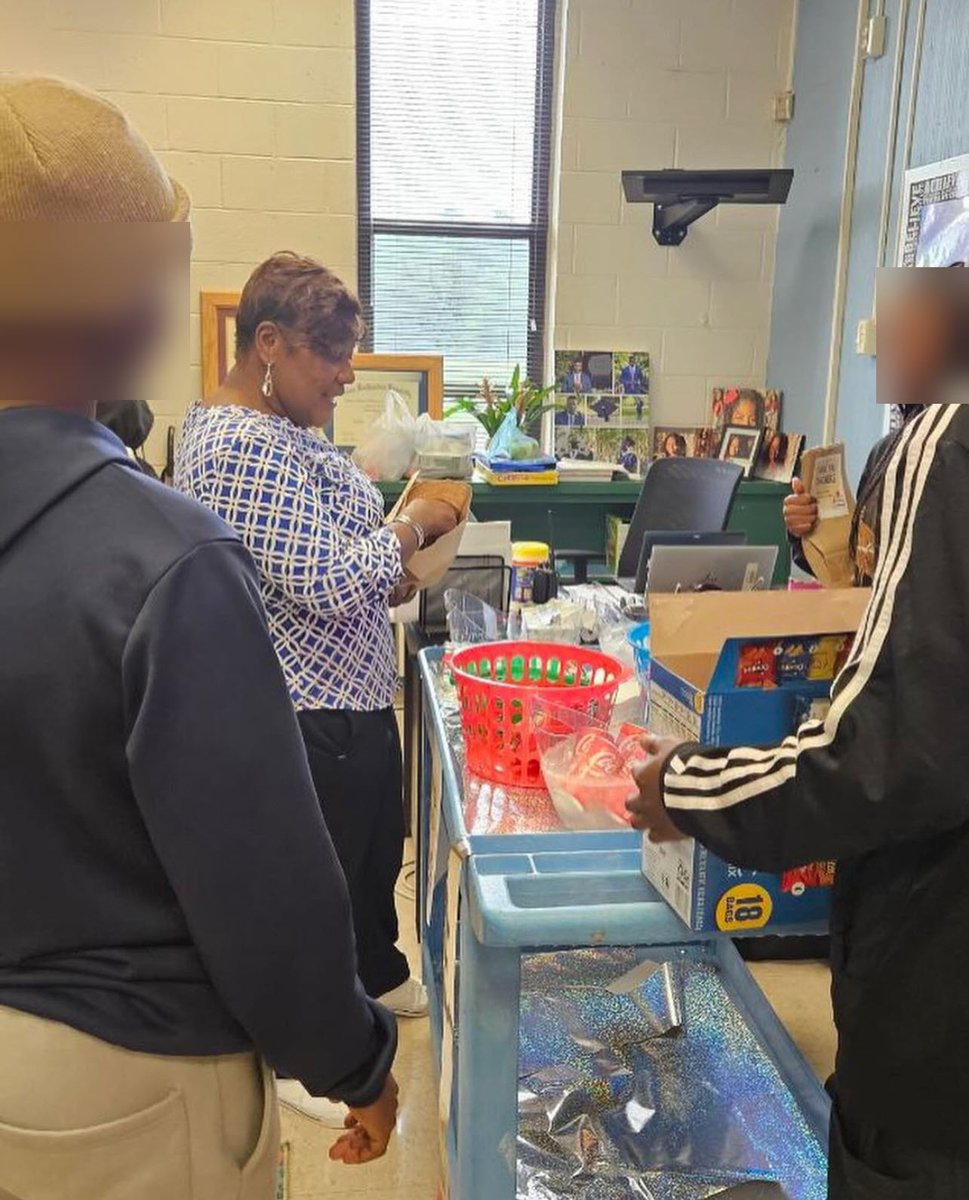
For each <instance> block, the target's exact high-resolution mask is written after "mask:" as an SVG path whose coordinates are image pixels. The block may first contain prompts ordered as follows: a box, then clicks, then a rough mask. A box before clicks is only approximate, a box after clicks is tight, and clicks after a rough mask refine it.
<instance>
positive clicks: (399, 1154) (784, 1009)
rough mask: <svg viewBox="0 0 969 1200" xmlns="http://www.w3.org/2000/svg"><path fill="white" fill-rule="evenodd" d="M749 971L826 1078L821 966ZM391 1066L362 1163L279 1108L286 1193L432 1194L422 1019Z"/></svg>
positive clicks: (408, 909) (328, 1197)
mask: <svg viewBox="0 0 969 1200" xmlns="http://www.w3.org/2000/svg"><path fill="white" fill-rule="evenodd" d="M398 905H399V908H400V910H401V931H402V944H403V946H404V949H405V950H406V951H407V954H408V956H409V957H410V958H411V961H412V963H414V964H415V966H416V963H417V957H418V956H417V946H416V939H415V938H414V936H413V930H414V919H413V911H412V902H410V901H409V900H407V899H405V898H403V897H398ZM752 970H753V973H754V975H755V976H756V978H757V980H758V982H759V983H760V986H761V987H762V988H763V990H764V992H765V993H766V994H767V996H768V998H769V999H770V1001H771V1003H772V1004H773V1005H774V1007H775V1009H776V1010H777V1012H778V1013H779V1015H780V1017H781V1019H782V1020H783V1021H784V1023H785V1024H786V1025H787V1028H788V1029H789V1030H790V1032H791V1035H792V1037H793V1038H794V1040H795V1042H797V1044H798V1045H799V1046H800V1048H801V1050H802V1052H803V1053H804V1056H805V1057H806V1058H807V1060H808V1062H810V1064H811V1065H812V1066H813V1067H814V1069H815V1071H817V1073H818V1075H819V1077H820V1078H822V1079H824V1078H826V1077H827V1076H828V1075H829V1074H830V1073H831V1070H832V1067H833V1063H834V1029H833V1026H832V1023H831V1003H830V999H829V995H828V987H829V976H828V971H827V969H826V968H825V967H823V966H821V965H820V964H817V963H760V964H755V965H754V966H753V967H752ZM395 1072H396V1075H397V1080H398V1082H399V1084H400V1093H401V1111H400V1119H399V1123H398V1129H397V1137H396V1139H395V1140H394V1142H393V1143H392V1145H391V1148H390V1151H389V1152H388V1154H387V1156H386V1158H384V1159H381V1160H380V1161H379V1162H376V1163H371V1164H370V1165H368V1166H363V1167H347V1166H343V1165H342V1164H341V1163H331V1162H330V1161H329V1159H328V1158H327V1150H328V1149H329V1146H330V1143H331V1142H332V1140H333V1138H334V1137H335V1136H336V1135H335V1134H334V1133H332V1132H331V1131H329V1130H326V1129H321V1128H320V1127H319V1126H317V1125H316V1124H315V1123H314V1122H313V1121H310V1120H307V1119H306V1118H303V1117H299V1116H295V1115H293V1114H291V1113H288V1112H286V1111H284V1112H283V1137H284V1138H285V1139H286V1140H287V1141H289V1143H290V1157H289V1163H290V1168H289V1169H290V1185H289V1200H350V1198H351V1197H354V1198H363V1200H434V1197H435V1193H436V1185H437V1181H438V1177H439V1169H438V1157H437V1129H436V1110H437V1105H436V1100H437V1084H436V1080H435V1078H434V1068H433V1065H432V1057H431V1046H430V1032H429V1029H428V1023H427V1022H426V1021H405V1022H402V1025H401V1037H400V1053H399V1055H398V1059H397V1066H396V1068H395Z"/></svg>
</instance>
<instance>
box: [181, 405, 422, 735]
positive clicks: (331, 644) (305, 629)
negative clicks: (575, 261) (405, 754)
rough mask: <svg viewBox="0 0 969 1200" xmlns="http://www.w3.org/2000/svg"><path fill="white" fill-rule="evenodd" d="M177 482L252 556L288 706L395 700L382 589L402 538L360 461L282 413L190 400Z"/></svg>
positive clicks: (397, 574)
mask: <svg viewBox="0 0 969 1200" xmlns="http://www.w3.org/2000/svg"><path fill="white" fill-rule="evenodd" d="M175 484H176V486H177V487H178V488H180V489H181V490H182V491H184V492H187V493H188V494H189V495H190V496H194V497H195V499H196V500H200V501H201V502H202V503H203V504H204V505H205V506H206V507H207V508H210V509H212V510H213V511H214V512H216V513H218V515H219V516H220V517H222V519H223V520H224V521H226V522H227V523H228V524H229V525H231V526H232V528H233V529H235V530H236V531H237V533H238V534H239V536H240V537H241V538H242V540H243V541H244V542H245V544H246V546H247V547H248V549H249V552H250V553H251V554H252V557H253V558H254V559H255V562H256V566H257V567H258V569H259V575H260V580H261V584H262V595H263V601H264V603H265V606H266V614H267V616H268V618H269V629H270V632H271V633H272V637H273V641H274V642H275V645H276V652H277V653H278V655H279V659H280V661H281V663H282V665H283V671H284V673H285V675H286V682H287V683H288V684H289V691H290V695H291V696H292V697H293V702H294V704H295V705H296V707H297V709H313V708H343V709H354V710H357V711H368V712H369V711H374V710H376V709H381V708H387V707H388V706H390V705H391V704H393V701H394V693H395V692H396V690H397V659H396V654H395V650H394V640H393V633H392V630H391V624H390V614H389V610H388V605H387V601H388V597H389V595H390V592H391V591H392V589H393V587H394V585H395V584H396V583H397V582H398V580H399V579H400V578H401V576H402V574H403V567H402V565H401V559H400V543H399V541H398V540H397V535H396V534H395V533H394V532H393V530H392V529H389V528H387V527H386V526H385V525H384V506H383V499H382V497H381V495H380V492H379V491H378V490H377V489H376V488H375V487H374V486H373V484H372V483H371V482H370V480H369V479H367V477H366V476H365V475H364V474H363V472H362V471H360V470H359V469H358V468H357V467H355V466H354V465H353V463H351V462H350V460H349V459H348V458H347V457H346V456H345V455H343V454H341V453H340V452H339V451H338V450H336V449H335V448H334V447H333V446H332V445H331V444H330V443H329V442H328V441H326V439H325V438H323V437H321V436H320V435H319V434H317V433H314V432H312V431H311V430H308V429H300V428H298V427H297V426H296V425H294V424H293V423H292V422H291V421H287V420H286V419H285V418H283V417H274V416H267V415H264V414H262V413H258V412H256V411H255V410H253V409H249V408H241V407H239V408H236V407H232V406H227V405H226V406H221V405H216V406H213V407H209V408H207V407H205V406H203V405H201V404H196V405H194V406H193V407H192V408H191V409H190V410H189V413H188V416H187V417H186V419H185V426H184V429H183V432H182V438H181V442H180V444H179V448H178V455H177V458H176V467H175Z"/></svg>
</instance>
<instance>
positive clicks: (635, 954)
mask: <svg viewBox="0 0 969 1200" xmlns="http://www.w3.org/2000/svg"><path fill="white" fill-rule="evenodd" d="M825 1171H826V1165H825V1153H824V1149H823V1148H822V1146H821V1144H820V1143H819V1142H818V1140H817V1138H816V1137H815V1136H814V1134H813V1133H812V1132H811V1130H810V1128H809V1127H808V1125H807V1123H806V1122H805V1120H804V1118H803V1116H802V1114H801V1112H800V1109H799V1108H798V1106H797V1104H796V1102H795V1100H794V1098H793V1096H792V1095H791V1093H790V1092H789V1090H788V1089H787V1087H786V1086H785V1084H784V1082H783V1080H782V1079H781V1077H780V1075H779V1074H778V1072H777V1069H776V1068H775V1067H774V1065H773V1063H772V1062H771V1061H770V1059H769V1057H768V1056H767V1054H766V1053H765V1052H764V1050H763V1049H762V1048H761V1047H760V1046H759V1045H758V1043H757V1040H756V1038H755V1037H754V1035H753V1033H752V1032H751V1030H750V1029H749V1027H748V1026H747V1024H746V1022H745V1021H744V1020H743V1018H742V1016H741V1014H740V1013H739V1012H738V1010H737V1008H736V1007H735V1005H734V1004H733V1002H732V1001H731V999H730V996H729V994H728V992H727V991H726V989H725V987H724V985H723V982H722V980H721V978H720V976H719V973H718V971H717V970H716V967H715V966H714V965H713V964H711V963H707V962H702V961H697V960H696V959H695V958H692V959H691V958H689V957H686V956H684V957H683V958H682V959H679V960H675V961H673V962H671V963H650V962H649V961H648V952H647V951H643V950H636V949H626V948H618V949H617V948H612V949H586V950H567V951H558V952H555V953H550V954H531V955H525V956H523V958H522V995H521V1024H520V1037H519V1092H518V1164H517V1176H518V1197H519V1200H563V1198H568V1200H572V1198H575V1200H580V1198H581V1200H709V1198H711V1197H718V1198H722V1200H728V1198H735V1200H824V1197H825V1195H826V1184H825Z"/></svg>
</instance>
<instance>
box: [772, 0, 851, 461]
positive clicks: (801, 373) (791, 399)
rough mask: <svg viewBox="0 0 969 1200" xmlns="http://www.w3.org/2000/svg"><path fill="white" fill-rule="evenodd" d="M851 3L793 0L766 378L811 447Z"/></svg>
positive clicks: (834, 225)
mask: <svg viewBox="0 0 969 1200" xmlns="http://www.w3.org/2000/svg"><path fill="white" fill-rule="evenodd" d="M857 11H858V10H857V7H856V4H855V3H854V2H853V0H800V7H799V14H798V27H797V44H796V53H795V59H794V94H795V110H794V120H793V121H792V122H791V125H790V128H789V129H788V132H787V165H788V166H791V167H793V168H794V183H793V185H792V187H791V194H790V198H789V199H788V202H787V204H786V205H785V206H784V207H783V208H782V209H781V211H780V218H779V225H778V236H777V257H776V265H775V270H774V300H773V315H772V323H771V343H770V354H769V358H768V367H767V382H768V384H769V385H770V386H773V387H779V388H783V390H784V424H785V426H786V428H787V429H790V430H791V431H792V432H795V433H801V432H802V431H803V432H804V433H806V434H807V435H808V444H809V445H816V444H817V443H818V441H819V440H820V437H821V430H822V424H823V419H824V394H825V388H826V382H827V373H828V349H827V348H828V347H829V346H830V343H831V321H832V312H831V298H832V295H833V293H834V283H835V270H836V266H837V254H838V223H839V220H840V210H841V192H842V187H841V184H842V178H843V175H844V158H845V146H846V142H847V137H848V104H849V93H850V87H851V67H852V61H853V54H852V50H853V47H854V41H855V29H856V25H857Z"/></svg>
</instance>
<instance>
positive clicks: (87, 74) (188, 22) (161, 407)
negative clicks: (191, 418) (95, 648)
mask: <svg viewBox="0 0 969 1200" xmlns="http://www.w3.org/2000/svg"><path fill="white" fill-rule="evenodd" d="M353 46H354V25H353V0H0V71H33V72H41V73H44V74H48V75H59V76H62V77H64V78H69V79H73V80H76V81H77V82H78V83H82V84H85V85H86V86H88V87H91V88H95V89H97V90H98V91H101V92H104V93H105V94H106V95H108V96H109V97H110V98H111V99H113V100H114V101H115V102H116V103H117V104H119V105H120V106H121V107H122V108H123V109H124V110H125V112H126V113H127V114H128V115H129V117H130V118H131V120H132V121H133V122H134V123H135V124H136V125H137V126H138V128H139V129H140V130H141V132H142V133H143V134H144V135H145V137H146V138H147V140H148V142H149V143H150V145H151V146H152V148H153V149H155V150H156V151H158V152H159V156H160V157H161V159H162V160H163V161H164V162H165V164H166V166H167V167H168V169H169V170H170V171H171V173H172V174H173V175H175V176H177V177H178V179H179V180H180V181H181V182H182V183H183V184H184V185H185V186H186V187H187V188H188V190H189V192H190V193H191V195H192V200H193V205H194V209H195V214H194V222H193V223H194V229H195V251H194V259H193V265H192V277H191V305H190V308H191V312H190V315H189V318H188V320H187V321H184V322H183V324H182V327H181V329H180V331H179V334H178V336H177V337H176V338H175V340H174V342H173V345H172V350H171V353H170V355H169V359H168V361H167V362H166V363H164V364H163V365H162V370H161V371H160V372H159V373H158V375H157V376H156V378H155V379H153V380H152V382H151V383H150V385H149V390H150V394H149V395H148V399H149V402H150V403H151V404H152V407H153V408H154V410H155V413H156V416H157V425H156V432H155V435H154V436H153V438H152V442H151V444H150V447H149V457H150V458H151V460H152V461H153V462H155V463H156V464H157V463H159V462H160V461H161V460H162V459H163V457H164V431H165V428H166V427H167V426H168V425H169V424H174V423H177V422H178V421H179V420H180V419H181V416H182V414H183V413H184V411H185V408H186V406H187V404H188V403H190V401H191V400H192V398H193V397H195V396H198V395H199V393H200V390H201V367H200V350H199V342H200V338H199V319H198V296H199V291H200V290H201V289H203V288H205V289H213V290H223V289H236V288H239V287H241V286H242V284H243V283H244V282H245V280H246V278H247V276H248V274H249V272H250V271H251V270H252V268H253V266H254V265H255V264H256V263H258V262H260V261H261V260H262V259H263V258H264V257H266V255H268V254H271V253H272V252H273V251H274V250H277V249H283V248H285V249H295V250H300V251H302V252H304V253H308V254H313V255H316V256H317V257H319V258H321V259H323V260H324V261H325V262H326V263H328V264H329V265H330V266H332V267H333V269H334V270H336V271H337V272H338V273H339V274H340V275H341V276H342V277H343V278H344V279H346V280H347V281H348V282H349V283H351V284H355V282H356V211H357V205H356V179H355V162H354V159H355V124H354V51H353Z"/></svg>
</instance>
